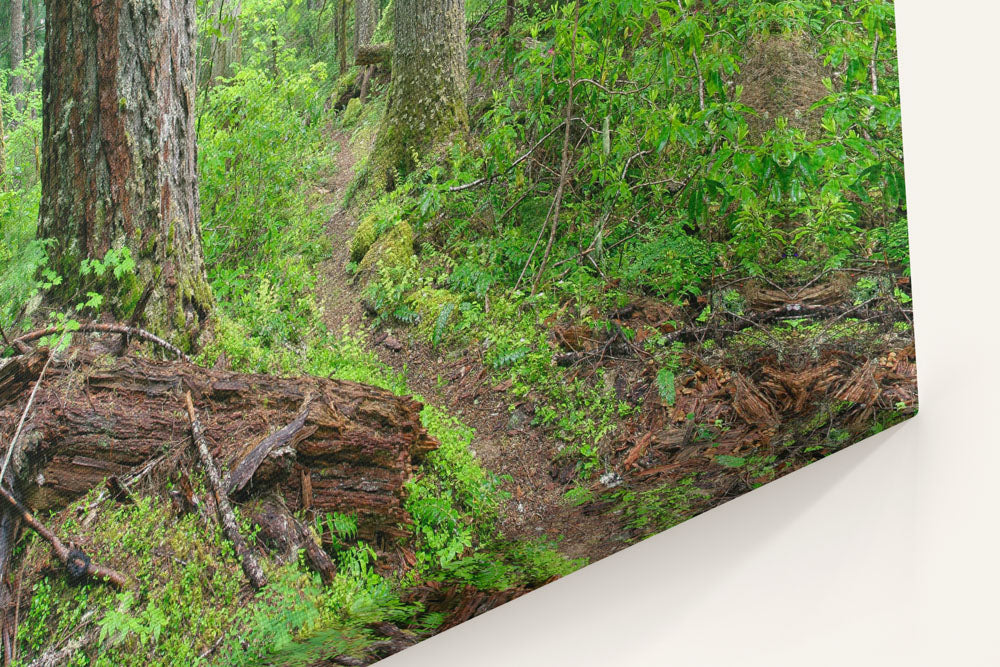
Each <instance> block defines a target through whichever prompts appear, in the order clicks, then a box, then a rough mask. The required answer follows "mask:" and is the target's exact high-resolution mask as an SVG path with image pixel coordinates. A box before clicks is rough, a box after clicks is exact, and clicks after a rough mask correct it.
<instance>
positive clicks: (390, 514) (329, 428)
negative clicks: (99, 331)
mask: <svg viewBox="0 0 1000 667" xmlns="http://www.w3.org/2000/svg"><path fill="white" fill-rule="evenodd" d="M46 358H47V353H46V352H45V351H44V350H43V351H38V352H34V353H31V354H25V355H21V356H19V357H14V358H12V359H10V360H0V440H2V441H3V442H9V441H10V439H11V436H12V434H13V432H14V429H15V428H16V426H17V422H18V420H19V419H20V416H21V413H22V411H23V409H24V406H25V403H26V401H27V400H28V395H29V393H30V392H31V389H32V387H33V385H34V382H35V380H36V379H37V378H38V376H39V373H40V371H41V368H42V366H43V365H44V364H45V361H46ZM187 391H190V392H191V395H192V397H193V401H194V404H195V405H196V406H197V411H198V418H199V420H200V422H201V423H202V425H203V427H204V430H205V434H206V436H207V438H208V441H209V443H210V446H211V448H212V451H211V454H212V456H213V458H214V459H215V461H216V462H217V464H218V465H219V467H220V468H223V469H225V470H228V471H230V472H232V473H233V475H232V480H233V481H232V486H230V488H231V489H232V491H231V494H232V496H233V497H234V498H236V499H242V500H246V499H248V498H253V497H260V496H264V495H268V496H275V495H278V496H280V497H281V498H282V499H283V504H284V505H285V506H286V507H287V508H288V509H289V510H291V511H297V510H305V511H308V510H310V509H311V510H312V511H315V512H319V513H324V512H333V511H337V512H344V513H353V514H356V515H357V517H358V535H359V538H360V539H363V540H365V541H367V542H369V543H370V544H372V545H375V546H377V547H379V548H388V547H390V546H392V545H393V543H394V542H395V540H396V538H400V537H403V536H405V535H406V534H407V530H406V524H408V523H409V521H410V518H409V516H408V514H407V513H406V511H405V509H404V507H403V501H404V488H403V485H404V483H405V482H406V481H407V480H408V479H409V478H410V475H411V473H412V471H413V469H414V466H415V465H416V464H417V463H419V462H420V461H421V460H422V459H423V457H424V456H425V455H426V454H427V453H428V452H430V451H431V450H433V449H435V448H436V447H437V442H436V441H435V440H434V439H433V438H431V437H430V436H429V435H428V434H427V431H426V430H425V429H424V427H423V426H422V424H421V422H420V409H421V405H420V404H419V403H417V402H416V401H414V400H412V399H411V398H408V397H399V396H395V395H393V394H391V393H389V392H387V391H385V390H382V389H378V388H376V387H371V386H367V385H362V384H358V383H355V382H347V381H341V380H328V379H324V378H312V377H302V378H278V377H273V376H268V375H243V374H239V373H233V372H228V371H216V370H210V369H205V368H200V367H198V366H194V365H192V364H189V363H186V362H182V361H177V362H163V361H153V360H149V359H144V358H141V357H136V356H126V357H122V358H118V359H114V360H111V361H109V360H108V357H107V356H106V355H105V356H104V357H101V356H99V355H98V354H97V353H96V351H95V352H91V351H89V350H86V349H82V348H73V349H72V350H71V352H70V353H69V354H66V355H65V356H64V357H61V358H59V359H53V361H52V362H51V363H50V365H49V368H48V370H47V371H46V373H45V375H44V378H43V380H42V382H41V385H40V387H39V390H38V392H37V395H36V396H35V401H34V406H33V408H32V410H31V414H30V415H29V417H28V420H27V422H26V423H25V427H24V429H23V432H22V434H21V438H20V441H19V446H18V450H19V451H17V452H16V453H15V456H14V459H13V461H12V462H11V467H12V470H13V475H12V477H13V481H15V484H14V488H15V489H16V490H17V491H18V492H19V494H20V495H21V498H22V499H23V500H24V502H25V504H26V505H28V506H30V507H31V508H32V509H34V510H35V511H36V512H39V513H44V512H45V511H47V510H57V509H60V508H62V507H65V506H66V505H67V504H68V503H70V502H72V501H73V500H75V499H76V498H78V497H80V496H81V495H83V494H85V493H86V492H87V491H88V490H90V489H92V488H94V487H95V486H98V485H100V484H103V483H104V480H105V479H106V478H108V477H110V476H113V475H114V476H119V477H121V476H124V475H126V474H128V473H129V472H130V471H136V470H139V469H141V468H142V467H143V466H145V465H146V464H148V463H150V462H151V461H153V460H154V459H156V458H158V457H161V456H162V457H164V462H163V463H162V464H160V465H162V466H163V467H165V468H166V467H169V466H170V465H171V462H173V465H177V464H178V462H179V461H181V460H184V459H183V457H185V456H187V457H188V460H194V458H193V456H192V455H191V454H190V452H191V451H192V449H193V448H192V445H191V424H190V422H189V420H188V414H187V412H186V411H185V402H184V394H185V392H187ZM307 396H309V397H310V400H309V401H308V402H305V401H304V399H305V398H306V397H307ZM286 425H291V426H289V427H288V428H287V429H286V430H285V432H284V433H282V434H278V433H276V431H277V430H278V429H279V428H281V427H285V426H286ZM268 435H272V438H271V441H270V442H271V443H277V444H275V445H273V447H272V448H270V452H269V453H268V454H266V455H264V454H263V453H262V451H261V450H260V449H257V445H258V443H261V442H262V441H263V440H264V439H265V438H266V437H267V436H268ZM261 461H262V462H261ZM241 464H242V465H241ZM195 465H197V464H195ZM238 481H239V482H243V484H238V483H237V482H238ZM227 486H228V485H227ZM0 529H2V525H0ZM0 538H2V534H0Z"/></svg>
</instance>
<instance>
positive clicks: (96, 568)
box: [0, 485, 128, 588]
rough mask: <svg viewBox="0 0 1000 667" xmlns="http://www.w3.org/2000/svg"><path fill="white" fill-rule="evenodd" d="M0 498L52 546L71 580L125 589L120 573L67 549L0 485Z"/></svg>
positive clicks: (75, 549) (124, 582)
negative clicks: (101, 582) (95, 581)
mask: <svg viewBox="0 0 1000 667" xmlns="http://www.w3.org/2000/svg"><path fill="white" fill-rule="evenodd" d="M0 498H3V499H4V500H5V501H6V502H7V504H8V505H10V506H11V507H13V508H14V509H15V510H17V512H18V513H19V514H20V515H21V520H22V521H24V523H26V524H27V525H28V526H29V527H30V528H31V529H32V530H34V531H35V532H36V533H38V534H39V535H40V536H41V537H42V539H44V540H45V541H46V542H48V543H49V544H51V545H52V553H53V554H55V557H56V558H58V559H59V561H60V562H61V563H62V564H63V565H65V566H66V573H67V574H68V575H69V577H70V578H71V579H75V580H80V579H83V578H84V577H90V578H92V579H98V580H100V581H106V582H108V583H109V584H114V585H115V586H117V587H118V588H125V587H126V586H127V585H128V580H127V579H126V578H125V575H123V574H122V573H121V572H118V571H117V570H112V569H111V568H108V567H104V566H103V565H97V564H95V563H93V562H91V560H90V557H89V556H87V554H85V553H84V552H83V551H82V550H81V549H79V548H77V547H67V546H66V545H65V544H63V542H62V540H60V539H59V537H58V536H57V535H56V534H55V533H53V532H52V531H51V530H49V529H48V528H47V527H46V526H45V525H44V524H42V523H41V522H40V521H38V519H36V518H35V517H34V516H33V515H32V514H31V512H29V511H28V509H27V508H26V507H25V506H24V505H22V504H21V503H20V501H18V499H17V498H15V497H14V496H13V495H11V493H10V492H9V491H8V490H7V489H6V488H4V487H3V485H0Z"/></svg>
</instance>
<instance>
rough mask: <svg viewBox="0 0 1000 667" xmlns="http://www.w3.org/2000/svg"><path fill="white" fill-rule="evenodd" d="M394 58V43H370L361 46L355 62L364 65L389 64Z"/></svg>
mask: <svg viewBox="0 0 1000 667" xmlns="http://www.w3.org/2000/svg"><path fill="white" fill-rule="evenodd" d="M391 60H392V44H389V43H383V44H368V45H366V46H359V47H358V53H357V56H356V57H355V58H354V64H355V65H358V66H364V65H388V64H389V62H390V61H391Z"/></svg>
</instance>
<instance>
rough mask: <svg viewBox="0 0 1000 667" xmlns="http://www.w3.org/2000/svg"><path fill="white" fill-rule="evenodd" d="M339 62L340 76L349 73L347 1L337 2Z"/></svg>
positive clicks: (339, 0) (340, 0)
mask: <svg viewBox="0 0 1000 667" xmlns="http://www.w3.org/2000/svg"><path fill="white" fill-rule="evenodd" d="M335 21H336V23H337V61H338V64H339V65H340V70H339V71H340V75H341V76H343V75H344V74H345V73H346V72H347V0H337V16H336V19H335Z"/></svg>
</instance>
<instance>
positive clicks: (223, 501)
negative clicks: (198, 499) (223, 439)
mask: <svg viewBox="0 0 1000 667" xmlns="http://www.w3.org/2000/svg"><path fill="white" fill-rule="evenodd" d="M184 402H185V404H186V405H187V412H188V418H189V419H190V420H191V435H192V439H193V440H194V443H195V445H196V446H197V448H198V455H199V457H200V458H201V464H202V466H203V467H204V468H205V472H206V473H207V474H208V481H209V483H210V484H211V485H212V491H213V492H214V493H215V509H216V511H217V512H218V515H219V522H220V523H221V524H222V533H223V534H224V535H225V536H226V539H228V540H229V541H230V542H231V543H232V545H233V550H234V551H235V552H236V555H237V556H238V557H239V559H240V564H241V565H242V566H243V572H244V574H246V576H247V579H248V580H249V581H250V584H251V585H252V586H253V587H254V588H257V589H260V588H263V587H264V586H266V585H267V578H266V577H265V576H264V571H263V570H262V569H261V568H260V563H259V562H257V557H256V556H255V555H254V553H253V552H252V551H251V550H250V548H249V547H248V546H247V543H246V541H245V540H244V539H243V535H241V534H240V530H239V527H238V526H237V525H236V515H235V514H233V507H232V505H230V504H229V496H228V495H227V494H226V489H225V486H224V485H223V483H222V478H221V476H220V475H219V469H218V468H217V467H216V466H215V461H214V460H213V459H212V454H211V452H209V451H208V441H207V440H206V439H205V429H204V428H203V427H202V425H201V422H200V421H198V414H197V413H196V412H195V409H194V404H193V403H192V402H191V392H186V393H185V394H184Z"/></svg>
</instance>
